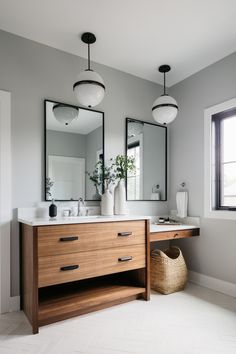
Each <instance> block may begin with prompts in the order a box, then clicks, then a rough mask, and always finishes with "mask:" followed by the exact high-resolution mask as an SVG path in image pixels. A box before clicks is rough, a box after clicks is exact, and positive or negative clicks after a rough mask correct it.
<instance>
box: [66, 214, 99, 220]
mask: <svg viewBox="0 0 236 354" xmlns="http://www.w3.org/2000/svg"><path fill="white" fill-rule="evenodd" d="M101 217H102V215H81V216H78V215H76V216H63V218H65V219H96V218H101Z"/></svg>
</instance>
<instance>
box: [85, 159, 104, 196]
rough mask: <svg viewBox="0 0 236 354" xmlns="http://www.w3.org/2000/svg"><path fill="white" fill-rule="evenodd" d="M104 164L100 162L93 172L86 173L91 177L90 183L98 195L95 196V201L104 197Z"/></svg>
mask: <svg viewBox="0 0 236 354" xmlns="http://www.w3.org/2000/svg"><path fill="white" fill-rule="evenodd" d="M102 169H103V163H102V161H98V162H97V163H96V165H95V168H94V170H93V172H91V173H90V172H86V173H87V175H88V176H89V179H90V181H91V182H92V183H93V185H94V187H95V189H96V193H95V194H94V195H93V199H94V200H98V199H100V197H101V195H102V186H103V171H102Z"/></svg>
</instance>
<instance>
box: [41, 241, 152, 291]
mask: <svg viewBox="0 0 236 354" xmlns="http://www.w3.org/2000/svg"><path fill="white" fill-rule="evenodd" d="M38 261H39V262H38V263H39V265H38V277H39V279H38V280H39V287H43V286H48V285H54V284H60V283H67V282H70V281H75V280H81V279H86V278H92V277H96V276H100V275H106V274H112V273H118V272H123V271H127V270H132V269H138V268H144V267H145V266H146V259H145V245H134V246H128V247H117V248H113V249H105V250H97V251H90V252H80V253H72V254H67V255H58V256H47V257H39V260H38Z"/></svg>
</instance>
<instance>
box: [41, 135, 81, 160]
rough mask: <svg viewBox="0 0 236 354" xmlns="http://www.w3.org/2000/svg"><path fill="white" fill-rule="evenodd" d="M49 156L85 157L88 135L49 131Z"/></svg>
mask: <svg viewBox="0 0 236 354" xmlns="http://www.w3.org/2000/svg"><path fill="white" fill-rule="evenodd" d="M46 135H47V155H58V156H69V157H85V153H86V148H85V142H86V135H83V134H74V133H65V132H59V131H55V130H47V132H46Z"/></svg>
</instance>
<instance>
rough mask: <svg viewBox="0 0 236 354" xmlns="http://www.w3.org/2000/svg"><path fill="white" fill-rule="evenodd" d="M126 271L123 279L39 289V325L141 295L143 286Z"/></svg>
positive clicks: (92, 281) (97, 279) (106, 278)
mask: <svg viewBox="0 0 236 354" xmlns="http://www.w3.org/2000/svg"><path fill="white" fill-rule="evenodd" d="M128 273H129V272H127V273H126V277H127V279H125V277H123V275H121V278H123V279H122V280H118V277H117V276H112V277H111V276H105V277H98V278H93V279H89V280H86V281H83V280H82V281H77V282H72V283H67V284H60V285H53V286H48V287H44V288H40V289H39V293H38V324H39V326H44V325H46V324H49V323H53V322H56V321H60V320H62V319H66V318H70V317H73V316H77V315H82V314H85V313H89V312H92V311H96V310H100V309H103V308H106V307H110V306H113V305H116V304H121V303H123V302H127V301H130V300H134V299H137V298H140V297H143V296H144V295H145V292H146V288H145V287H142V286H138V283H137V282H136V283H135V282H133V284H131V283H130V281H127V280H128V277H129V274H128ZM131 273H132V272H130V275H131Z"/></svg>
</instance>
